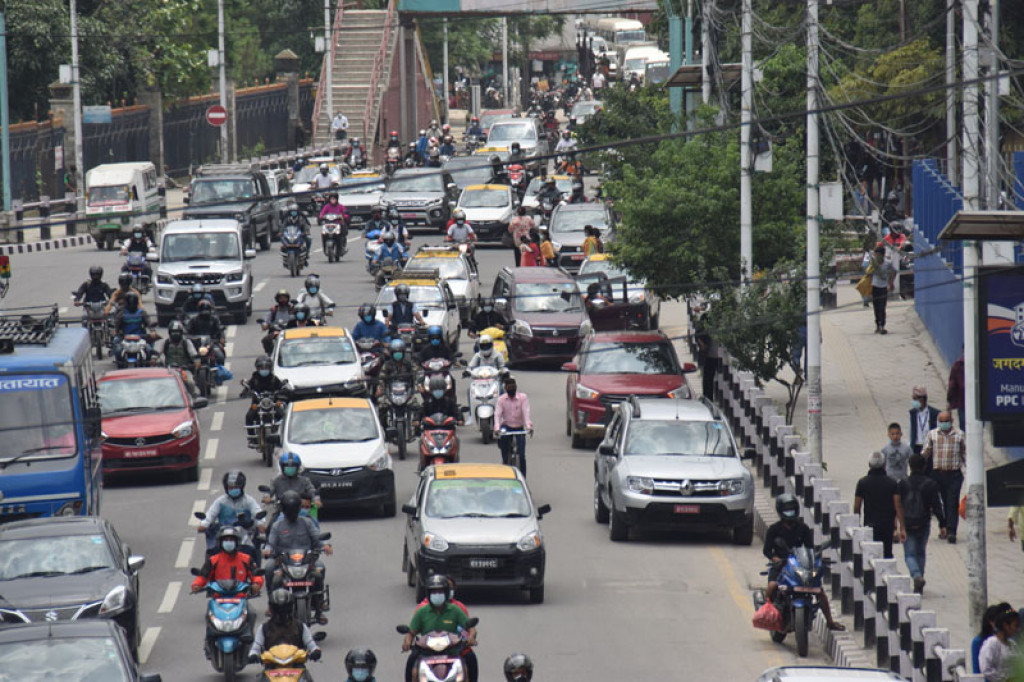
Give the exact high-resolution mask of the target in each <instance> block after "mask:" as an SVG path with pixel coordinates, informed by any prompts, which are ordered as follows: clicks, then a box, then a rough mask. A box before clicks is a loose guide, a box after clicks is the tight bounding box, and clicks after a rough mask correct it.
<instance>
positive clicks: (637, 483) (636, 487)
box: [626, 476, 654, 495]
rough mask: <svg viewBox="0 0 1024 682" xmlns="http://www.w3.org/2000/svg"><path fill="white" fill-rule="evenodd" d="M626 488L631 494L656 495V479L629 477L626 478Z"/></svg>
mask: <svg viewBox="0 0 1024 682" xmlns="http://www.w3.org/2000/svg"><path fill="white" fill-rule="evenodd" d="M626 486H627V487H628V488H629V490H630V492H634V493H643V494H644V495H652V494H653V493H654V479H653V478H648V477H646V476H629V477H627V478H626Z"/></svg>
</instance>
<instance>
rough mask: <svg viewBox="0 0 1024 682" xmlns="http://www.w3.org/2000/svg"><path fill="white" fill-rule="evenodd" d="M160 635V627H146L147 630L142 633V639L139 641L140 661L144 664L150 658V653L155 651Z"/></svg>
mask: <svg viewBox="0 0 1024 682" xmlns="http://www.w3.org/2000/svg"><path fill="white" fill-rule="evenodd" d="M159 636H160V628H158V627H149V628H146V632H144V633H143V634H142V641H141V642H139V663H141V664H142V665H145V664H146V661H148V660H149V655H150V654H151V653H153V645H154V644H156V638H157V637H159Z"/></svg>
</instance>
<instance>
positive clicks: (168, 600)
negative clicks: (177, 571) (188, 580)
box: [156, 580, 181, 613]
mask: <svg viewBox="0 0 1024 682" xmlns="http://www.w3.org/2000/svg"><path fill="white" fill-rule="evenodd" d="M180 592H181V583H180V582H178V581H177V580H174V581H172V582H169V583H167V589H166V590H165V591H164V598H163V600H162V601H161V602H160V606H158V607H157V609H156V612H157V613H170V612H171V611H173V610H174V603H175V602H176V601H178V594H179V593H180Z"/></svg>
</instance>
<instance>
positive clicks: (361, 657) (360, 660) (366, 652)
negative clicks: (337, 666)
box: [345, 649, 377, 677]
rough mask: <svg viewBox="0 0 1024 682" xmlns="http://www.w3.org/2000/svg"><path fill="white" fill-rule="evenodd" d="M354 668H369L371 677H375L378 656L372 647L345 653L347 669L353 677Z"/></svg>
mask: <svg viewBox="0 0 1024 682" xmlns="http://www.w3.org/2000/svg"><path fill="white" fill-rule="evenodd" d="M352 668H368V669H369V671H370V675H369V677H373V671H374V670H375V669H376V668H377V656H376V655H375V654H374V653H373V650H372V649H352V650H351V651H349V652H348V653H347V654H345V670H347V671H348V675H349V677H352Z"/></svg>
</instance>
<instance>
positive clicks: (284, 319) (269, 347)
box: [262, 289, 292, 355]
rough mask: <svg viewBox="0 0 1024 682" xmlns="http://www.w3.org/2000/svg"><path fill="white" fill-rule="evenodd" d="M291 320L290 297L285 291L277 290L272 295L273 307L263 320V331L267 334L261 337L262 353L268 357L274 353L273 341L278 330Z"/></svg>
mask: <svg viewBox="0 0 1024 682" xmlns="http://www.w3.org/2000/svg"><path fill="white" fill-rule="evenodd" d="M291 320H292V295H291V294H289V293H288V290H287V289H279V290H278V292H277V293H276V294H274V305H272V306H270V311H269V312H268V313H267V318H266V319H265V320H263V323H262V324H263V329H264V330H266V332H267V334H266V336H264V337H263V352H264V353H266V354H267V355H270V354H271V353H273V352H274V340H275V339H276V338H277V333H278V329H283V328H284V327H285V326H287V324H288V323H289V322H291Z"/></svg>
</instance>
